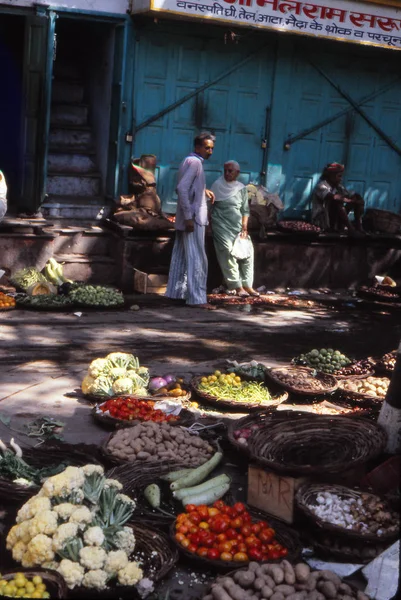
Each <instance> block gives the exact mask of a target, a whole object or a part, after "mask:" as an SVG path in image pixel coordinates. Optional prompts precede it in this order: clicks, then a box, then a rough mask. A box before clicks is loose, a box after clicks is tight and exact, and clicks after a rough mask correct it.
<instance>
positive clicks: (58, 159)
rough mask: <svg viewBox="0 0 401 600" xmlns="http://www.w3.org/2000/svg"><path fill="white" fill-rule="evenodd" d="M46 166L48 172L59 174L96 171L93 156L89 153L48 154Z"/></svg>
mask: <svg viewBox="0 0 401 600" xmlns="http://www.w3.org/2000/svg"><path fill="white" fill-rule="evenodd" d="M47 166H48V169H49V171H56V172H59V173H93V172H95V171H96V162H95V156H94V155H93V154H89V153H88V154H84V153H79V154H75V153H72V152H67V153H64V152H50V153H49V155H48V161H47Z"/></svg>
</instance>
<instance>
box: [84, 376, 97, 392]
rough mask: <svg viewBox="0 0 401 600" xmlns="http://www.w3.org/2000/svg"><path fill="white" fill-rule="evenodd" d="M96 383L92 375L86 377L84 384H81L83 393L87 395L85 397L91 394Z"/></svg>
mask: <svg viewBox="0 0 401 600" xmlns="http://www.w3.org/2000/svg"><path fill="white" fill-rule="evenodd" d="M94 383H95V379H94V378H93V377H91V376H90V375H86V377H84V378H83V380H82V383H81V391H82V393H83V394H85V396H86V395H87V394H90V393H91V390H92V385H93V384H94Z"/></svg>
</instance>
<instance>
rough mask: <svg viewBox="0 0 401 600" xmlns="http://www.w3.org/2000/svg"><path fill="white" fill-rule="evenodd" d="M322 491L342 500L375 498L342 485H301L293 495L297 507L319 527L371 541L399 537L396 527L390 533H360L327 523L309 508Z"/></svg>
mask: <svg viewBox="0 0 401 600" xmlns="http://www.w3.org/2000/svg"><path fill="white" fill-rule="evenodd" d="M322 492H330V493H331V494H336V495H337V496H340V497H341V498H342V499H343V500H351V499H354V500H359V499H361V498H362V497H366V498H367V499H368V498H372V499H373V498H377V496H376V495H375V494H369V493H367V492H363V491H360V490H353V489H350V488H347V487H344V486H342V485H328V484H319V483H316V484H307V483H306V484H304V485H301V487H300V488H299V489H298V491H297V493H296V496H295V501H296V504H297V506H298V508H299V509H300V510H301V511H302V512H303V514H304V515H305V516H306V517H307V518H308V519H309V520H310V521H312V522H313V523H314V524H315V525H317V526H318V527H320V528H321V529H324V530H327V531H331V532H333V533H336V534H337V535H341V536H344V537H350V538H354V539H358V540H366V541H369V542H373V543H385V542H391V541H392V540H395V539H397V538H398V537H399V531H398V529H397V531H395V532H392V533H386V534H384V535H377V534H373V533H361V532H359V531H354V530H352V529H347V528H346V527H342V526H341V525H334V524H332V523H329V522H328V521H325V520H323V519H322V518H320V517H318V516H317V515H315V513H314V512H313V511H312V510H311V509H310V508H309V506H310V505H312V506H316V505H317V504H318V502H317V500H316V498H317V496H318V495H319V494H320V493H322ZM383 503H384V502H383ZM384 504H385V503H384Z"/></svg>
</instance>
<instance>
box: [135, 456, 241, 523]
mask: <svg viewBox="0 0 401 600" xmlns="http://www.w3.org/2000/svg"><path fill="white" fill-rule="evenodd" d="M222 458H223V454H222V453H221V452H216V453H215V454H214V455H213V456H212V458H211V459H209V460H208V461H207V462H205V463H204V464H203V465H201V466H200V467H197V468H196V469H182V470H180V471H173V472H172V473H168V474H167V475H164V476H163V477H162V479H163V480H164V481H168V482H169V483H170V490H171V491H172V492H173V496H174V498H175V499H176V500H180V501H181V502H182V504H183V505H184V506H186V505H187V504H194V505H195V506H199V505H200V504H213V502H215V501H216V500H219V499H220V498H222V497H223V496H224V494H226V493H227V492H228V490H229V489H230V483H231V479H230V477H228V475H226V474H225V473H223V474H222V475H219V476H218V477H213V479H209V480H208V481H204V480H205V479H206V477H208V476H209V475H210V473H211V472H212V471H213V470H214V469H215V468H216V467H217V465H218V464H219V463H220V461H221V459H222ZM202 482H203V483H202ZM144 496H145V498H146V500H147V501H148V502H149V504H150V505H151V506H152V508H155V509H157V510H160V511H161V512H164V511H163V510H162V509H161V508H160V501H161V491H160V488H159V486H158V485H157V484H156V483H151V484H150V485H148V486H147V487H146V488H145V490H144Z"/></svg>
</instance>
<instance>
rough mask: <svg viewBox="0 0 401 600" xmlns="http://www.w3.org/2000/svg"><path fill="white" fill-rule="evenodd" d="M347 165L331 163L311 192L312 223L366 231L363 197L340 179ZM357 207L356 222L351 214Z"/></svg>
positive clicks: (350, 230) (331, 228) (353, 230)
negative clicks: (352, 221)
mask: <svg viewBox="0 0 401 600" xmlns="http://www.w3.org/2000/svg"><path fill="white" fill-rule="evenodd" d="M343 173H344V165H340V164H339V163H329V164H328V165H326V166H325V168H324V169H323V173H322V175H321V177H320V179H319V181H318V182H317V184H316V186H315V188H314V190H313V192H312V223H313V224H314V225H317V226H318V227H321V229H323V230H332V231H342V230H344V229H345V228H347V230H348V233H350V234H352V233H355V231H359V232H361V233H362V232H363V228H362V215H363V210H364V206H365V203H364V200H363V198H362V196H360V195H359V194H356V193H355V192H350V191H348V190H347V189H346V188H345V187H344V186H343V185H342V183H341V181H342V176H343ZM351 211H354V223H351V222H350V220H349V218H348V214H349V213H350V212H351Z"/></svg>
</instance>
